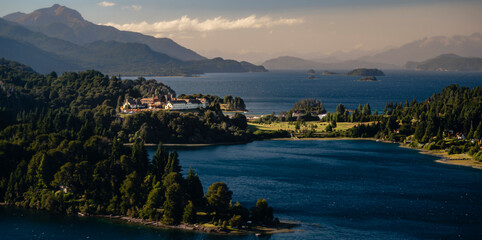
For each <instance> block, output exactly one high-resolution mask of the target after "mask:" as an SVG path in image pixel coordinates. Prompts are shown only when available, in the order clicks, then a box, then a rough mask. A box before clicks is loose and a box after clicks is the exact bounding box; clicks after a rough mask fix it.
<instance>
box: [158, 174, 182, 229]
mask: <svg viewBox="0 0 482 240" xmlns="http://www.w3.org/2000/svg"><path fill="white" fill-rule="evenodd" d="M165 197H166V201H164V205H163V209H164V215H163V217H162V221H163V222H164V223H165V224H169V225H175V224H178V223H179V222H180V221H181V217H182V210H183V208H182V191H181V186H180V185H179V184H177V183H175V184H172V185H171V186H169V187H168V188H167V189H166V194H165Z"/></svg>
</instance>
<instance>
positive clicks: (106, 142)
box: [0, 59, 273, 227]
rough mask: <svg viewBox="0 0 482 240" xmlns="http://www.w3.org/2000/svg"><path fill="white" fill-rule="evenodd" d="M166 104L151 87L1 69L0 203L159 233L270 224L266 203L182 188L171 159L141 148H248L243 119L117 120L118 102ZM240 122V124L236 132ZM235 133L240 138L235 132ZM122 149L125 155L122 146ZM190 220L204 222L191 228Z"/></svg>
mask: <svg viewBox="0 0 482 240" xmlns="http://www.w3.org/2000/svg"><path fill="white" fill-rule="evenodd" d="M154 93H161V94H174V91H173V90H172V89H170V88H169V87H167V86H165V85H163V84H161V83H158V82H157V81H155V80H145V79H143V78H140V79H137V80H121V79H119V78H118V77H115V76H113V77H109V76H106V75H103V74H102V73H100V72H97V71H93V70H92V71H85V72H78V73H75V72H70V73H65V74H63V75H61V76H57V74H56V73H55V72H52V73H50V74H47V75H40V74H38V73H36V72H34V71H33V70H32V69H31V68H29V67H27V66H25V65H23V64H20V63H16V62H11V61H8V60H5V59H0V118H1V119H0V123H1V125H0V202H6V203H7V204H11V205H15V206H21V207H28V208H36V209H46V210H50V211H56V212H61V213H68V214H74V213H77V212H81V213H92V214H118V215H127V216H131V217H137V218H149V219H152V220H162V221H163V222H164V223H166V224H179V223H180V222H181V221H183V222H187V223H196V222H199V221H201V222H213V223H216V224H218V223H219V225H221V224H223V226H226V225H227V224H229V225H230V226H235V227H240V226H241V225H245V224H246V222H247V221H248V220H251V221H252V222H253V223H255V224H261V223H263V224H271V223H272V222H273V212H272V208H269V207H268V205H267V203H266V201H265V200H260V201H259V204H258V205H257V206H256V207H254V208H252V209H251V212H250V211H249V210H248V209H246V208H244V207H242V206H241V205H240V204H235V205H231V200H232V192H231V191H229V189H228V187H227V186H226V184H224V183H215V184H213V185H212V186H211V187H210V188H209V190H208V192H207V193H206V195H205V196H204V193H203V188H202V184H201V182H200V181H199V178H198V176H197V175H196V174H195V173H194V172H193V170H192V169H191V171H189V174H188V176H187V177H186V178H184V177H183V176H182V174H181V167H180V164H179V159H178V156H177V154H176V153H175V152H170V153H169V152H168V151H167V150H166V149H164V148H163V147H162V146H161V145H159V147H158V150H157V153H156V155H155V156H154V159H153V160H152V162H151V161H149V159H148V157H147V151H146V149H145V147H144V142H145V141H148V142H154V143H158V142H159V141H160V140H163V141H167V142H169V141H171V142H182V143H188V142H189V143H199V142H206V141H219V140H223V141H247V140H249V138H248V135H246V133H245V131H244V129H245V128H246V118H243V117H244V116H243V117H241V116H240V115H237V116H236V117H235V118H234V119H229V118H227V117H225V116H224V115H223V114H222V112H221V111H220V106H219V103H214V104H212V105H211V106H210V107H209V108H208V109H206V110H202V111H200V112H199V113H197V114H195V113H186V114H185V113H180V112H170V111H158V112H152V113H148V112H145V113H139V114H133V115H129V116H126V117H125V118H121V117H119V115H118V114H117V109H118V106H120V105H121V104H122V103H123V100H124V99H125V98H127V97H141V96H151V95H152V94H154ZM243 120H244V122H243ZM243 127H244V129H243ZM127 141H131V142H133V143H134V144H133V146H132V147H127V146H125V145H124V144H123V143H124V142H127ZM197 211H204V212H206V213H208V214H207V215H204V216H205V217H204V218H202V219H196V216H197V215H196V213H197Z"/></svg>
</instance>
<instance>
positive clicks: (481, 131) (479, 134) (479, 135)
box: [474, 122, 482, 140]
mask: <svg viewBox="0 0 482 240" xmlns="http://www.w3.org/2000/svg"><path fill="white" fill-rule="evenodd" d="M474 138H476V139H479V140H480V139H482V122H479V125H478V126H477V129H476V130H475V132H474Z"/></svg>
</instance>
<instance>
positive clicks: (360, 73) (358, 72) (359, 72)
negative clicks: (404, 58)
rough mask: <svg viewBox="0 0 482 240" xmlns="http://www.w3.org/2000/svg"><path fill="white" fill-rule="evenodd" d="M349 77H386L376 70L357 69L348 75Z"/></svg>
mask: <svg viewBox="0 0 482 240" xmlns="http://www.w3.org/2000/svg"><path fill="white" fill-rule="evenodd" d="M346 75H347V76H385V73H383V72H382V71H381V70H379V69H376V68H357V69H354V70H351V71H349V72H347V73H346Z"/></svg>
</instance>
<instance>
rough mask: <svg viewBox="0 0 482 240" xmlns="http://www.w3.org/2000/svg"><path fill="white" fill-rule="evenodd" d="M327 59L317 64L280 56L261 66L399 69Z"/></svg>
mask: <svg viewBox="0 0 482 240" xmlns="http://www.w3.org/2000/svg"><path fill="white" fill-rule="evenodd" d="M326 60H327V59H321V60H320V61H323V62H318V61H315V60H306V59H302V58H297V57H291V56H282V57H278V58H273V59H270V60H267V61H265V62H264V63H263V64H262V65H263V66H265V67H266V68H267V69H270V70H306V69H353V68H385V69H395V68H399V67H397V66H395V65H391V64H384V63H376V62H367V61H360V60H347V61H336V59H332V60H333V61H334V62H328V61H326Z"/></svg>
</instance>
